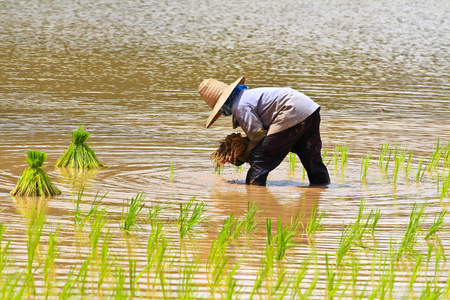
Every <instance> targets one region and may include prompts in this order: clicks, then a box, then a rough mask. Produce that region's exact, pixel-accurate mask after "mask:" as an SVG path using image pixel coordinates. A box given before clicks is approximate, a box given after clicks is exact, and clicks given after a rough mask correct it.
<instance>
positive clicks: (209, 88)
mask: <svg viewBox="0 0 450 300" xmlns="http://www.w3.org/2000/svg"><path fill="white" fill-rule="evenodd" d="M244 82H245V77H241V78H239V79H238V80H236V81H235V82H233V83H232V84H230V85H228V84H226V83H223V82H221V81H218V80H215V79H212V78H210V79H205V80H203V81H202V83H200V85H199V86H198V92H199V93H200V95H201V96H202V98H203V100H205V102H206V103H207V104H208V105H209V107H211V108H212V112H211V114H210V115H209V117H208V120H207V121H206V128H208V127H209V126H211V125H212V124H213V123H214V122H215V121H216V120H217V119H218V118H219V117H220V115H221V114H220V112H219V110H220V109H221V108H222V106H223V105H224V103H225V101H227V99H228V97H229V96H230V95H231V93H232V92H233V90H234V88H235V87H236V86H237V85H238V84H243V83H244Z"/></svg>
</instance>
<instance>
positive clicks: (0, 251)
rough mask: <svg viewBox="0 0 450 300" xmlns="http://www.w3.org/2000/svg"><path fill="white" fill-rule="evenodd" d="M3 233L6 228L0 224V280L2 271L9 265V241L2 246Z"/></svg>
mask: <svg viewBox="0 0 450 300" xmlns="http://www.w3.org/2000/svg"><path fill="white" fill-rule="evenodd" d="M5 231H6V226H5V225H4V224H3V223H0V278H1V276H2V274H3V271H4V270H5V269H6V267H7V266H8V264H9V257H8V249H9V245H10V244H11V241H8V242H7V243H6V244H4V241H3V234H4V233H5ZM0 282H1V281H0Z"/></svg>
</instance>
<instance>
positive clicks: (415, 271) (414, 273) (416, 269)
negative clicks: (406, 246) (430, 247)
mask: <svg viewBox="0 0 450 300" xmlns="http://www.w3.org/2000/svg"><path fill="white" fill-rule="evenodd" d="M421 262H422V254H419V255H418V256H417V259H416V263H415V264H414V268H413V271H412V274H411V278H410V279H409V286H408V290H409V294H410V296H411V299H414V290H413V286H414V284H415V283H416V279H417V275H418V272H419V269H420V263H421Z"/></svg>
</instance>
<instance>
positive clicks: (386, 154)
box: [378, 144, 392, 172]
mask: <svg viewBox="0 0 450 300" xmlns="http://www.w3.org/2000/svg"><path fill="white" fill-rule="evenodd" d="M391 151H392V150H391V149H390V148H389V144H383V145H382V146H381V151H380V156H379V158H378V167H379V168H380V169H381V170H384V172H387V170H388V167H389V161H390V160H391Z"/></svg>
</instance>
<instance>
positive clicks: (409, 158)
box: [405, 150, 413, 180]
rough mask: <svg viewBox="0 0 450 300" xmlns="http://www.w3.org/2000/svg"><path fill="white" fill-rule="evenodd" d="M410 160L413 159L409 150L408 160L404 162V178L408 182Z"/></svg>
mask: <svg viewBox="0 0 450 300" xmlns="http://www.w3.org/2000/svg"><path fill="white" fill-rule="evenodd" d="M412 159H413V152H412V151H411V150H410V151H409V154H408V159H407V160H406V165H405V178H406V179H407V180H408V174H409V172H410V170H411V165H412Z"/></svg>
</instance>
